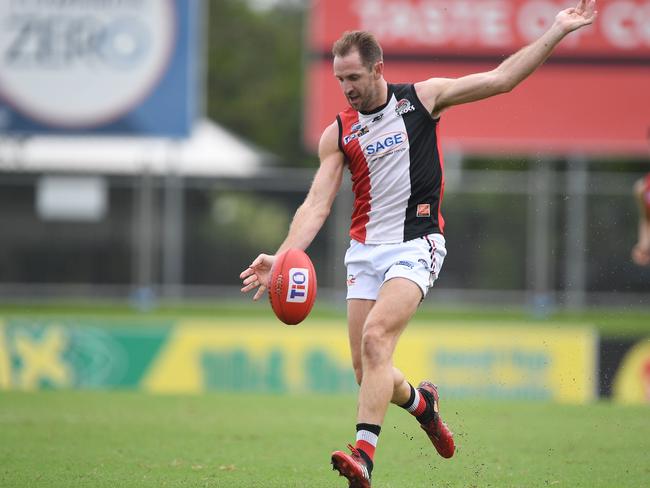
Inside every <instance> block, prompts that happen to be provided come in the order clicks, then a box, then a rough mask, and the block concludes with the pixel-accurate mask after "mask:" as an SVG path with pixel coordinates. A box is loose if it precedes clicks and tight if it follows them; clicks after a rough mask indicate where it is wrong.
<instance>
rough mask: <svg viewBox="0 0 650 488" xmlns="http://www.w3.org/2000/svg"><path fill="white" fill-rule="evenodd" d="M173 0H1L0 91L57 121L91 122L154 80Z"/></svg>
mask: <svg viewBox="0 0 650 488" xmlns="http://www.w3.org/2000/svg"><path fill="white" fill-rule="evenodd" d="M174 15H175V13H174V6H173V5H172V0H79V1H74V2H70V1H64V0H2V1H1V2H0V97H2V98H3V99H4V101H5V103H7V104H9V105H11V106H13V107H14V109H16V110H17V111H19V112H21V113H23V114H25V115H27V116H29V117H30V118H32V119H35V120H37V121H39V122H42V123H46V124H49V125H54V126H59V127H78V128H82V127H92V126H95V125H99V124H103V123H108V122H110V121H112V120H115V119H117V118H119V117H120V116H121V115H124V114H125V113H126V112H128V111H129V110H130V109H131V108H133V106H135V105H137V104H138V103H139V102H141V101H142V100H143V99H144V98H145V97H146V96H147V95H148V94H149V93H150V92H151V91H152V90H153V88H155V86H156V84H157V82H158V81H159V80H160V78H161V77H162V75H163V74H164V71H165V68H166V67H167V64H168V62H169V60H170V57H171V53H172V49H173V46H174V38H175V18H174Z"/></svg>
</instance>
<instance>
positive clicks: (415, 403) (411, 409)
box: [406, 390, 422, 413]
mask: <svg viewBox="0 0 650 488" xmlns="http://www.w3.org/2000/svg"><path fill="white" fill-rule="evenodd" d="M421 401H422V394H421V393H420V392H419V391H417V390H415V398H414V399H413V404H412V405H411V406H410V407H408V408H407V409H406V410H408V411H409V412H411V413H413V412H415V410H416V409H417V408H418V406H419V405H420V402H421Z"/></svg>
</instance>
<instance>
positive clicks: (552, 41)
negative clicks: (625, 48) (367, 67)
mask: <svg viewBox="0 0 650 488" xmlns="http://www.w3.org/2000/svg"><path fill="white" fill-rule="evenodd" d="M596 15H597V12H596V0H580V2H579V3H578V5H577V6H576V7H575V8H569V9H566V10H563V11H561V12H560V13H559V14H558V15H557V17H556V18H555V22H554V23H553V25H552V26H551V27H550V28H549V30H547V31H546V32H545V33H544V34H543V35H542V36H541V37H539V38H538V39H537V40H536V41H534V42H533V43H531V44H529V45H528V46H526V47H524V48H523V49H521V50H520V51H518V52H517V53H515V54H513V55H512V56H510V57H509V58H508V59H506V60H505V61H504V62H503V63H501V64H500V65H499V66H498V67H497V68H496V69H494V70H492V71H488V72H485V73H476V74H472V75H468V76H463V77H461V78H457V79H447V78H431V79H429V80H426V81H423V82H420V83H416V85H415V88H416V90H417V93H418V97H419V98H420V100H421V101H422V103H423V104H424V105H425V107H427V109H429V110H430V111H431V112H432V113H433V114H434V116H437V115H439V114H440V113H441V112H442V111H443V110H445V109H446V108H449V107H451V106H453V105H459V104H462V103H468V102H474V101H476V100H482V99H484V98H488V97H491V96H493V95H498V94H499V93H506V92H509V91H510V90H512V89H513V88H514V87H516V86H517V85H518V84H519V83H521V82H522V81H523V80H524V79H526V78H527V77H528V76H529V75H530V74H531V73H532V72H533V71H535V70H536V69H537V68H538V67H539V66H540V65H541V64H542V63H544V61H545V60H546V59H547V58H548V57H549V56H550V54H551V53H552V52H553V49H555V46H557V45H558V44H559V42H560V41H561V40H562V39H564V37H565V36H566V35H567V34H569V33H570V32H573V31H574V30H577V29H579V28H581V27H584V26H586V25H589V24H591V23H593V21H594V19H595V18H596Z"/></svg>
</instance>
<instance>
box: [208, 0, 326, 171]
mask: <svg viewBox="0 0 650 488" xmlns="http://www.w3.org/2000/svg"><path fill="white" fill-rule="evenodd" d="M207 10H208V25H207V35H206V49H207V84H206V91H207V115H208V116H209V117H210V118H211V119H213V120H216V121H218V122H219V123H221V124H223V125H224V126H225V127H227V128H229V129H230V130H232V131H233V132H235V133H236V134H239V135H241V136H242V137H244V138H246V139H249V140H251V141H252V142H254V143H255V144H257V145H259V146H261V147H262V148H264V149H266V150H269V151H271V152H273V153H275V154H277V155H278V156H279V157H280V159H281V164H282V165H288V166H300V165H312V164H313V163H314V155H312V154H310V153H309V152H307V151H306V150H305V148H304V146H303V143H302V102H303V53H304V51H303V37H304V28H305V27H304V22H305V19H306V15H307V10H306V8H305V7H304V5H300V4H296V3H294V2H288V3H282V2H281V3H279V4H277V5H275V6H274V7H272V8H270V9H268V10H259V9H254V8H251V6H250V5H249V3H248V2H246V1H244V0H218V1H217V0H211V1H209V2H208V9H207Z"/></svg>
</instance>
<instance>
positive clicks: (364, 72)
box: [332, 31, 385, 112]
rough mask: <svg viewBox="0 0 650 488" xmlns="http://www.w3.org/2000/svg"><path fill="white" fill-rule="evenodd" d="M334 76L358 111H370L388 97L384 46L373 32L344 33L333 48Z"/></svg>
mask: <svg viewBox="0 0 650 488" xmlns="http://www.w3.org/2000/svg"><path fill="white" fill-rule="evenodd" d="M332 54H333V55H334V75H335V76H336V78H337V79H338V80H339V83H340V85H341V89H342V90H343V93H344V94H345V97H346V98H347V99H348V102H349V103H350V105H351V106H352V108H354V109H355V110H359V111H362V112H365V111H371V110H373V109H374V108H376V107H378V106H379V105H381V104H382V103H384V102H385V100H383V99H382V96H383V94H384V92H383V91H382V88H383V87H384V85H385V82H384V79H383V75H384V61H383V52H382V50H381V46H380V45H379V43H378V42H377V39H375V36H373V35H372V34H371V33H370V32H366V31H349V32H345V33H344V34H343V35H342V36H341V38H340V39H339V40H338V41H336V42H335V43H334V46H333V47H332Z"/></svg>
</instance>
